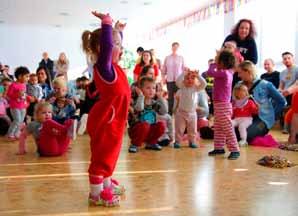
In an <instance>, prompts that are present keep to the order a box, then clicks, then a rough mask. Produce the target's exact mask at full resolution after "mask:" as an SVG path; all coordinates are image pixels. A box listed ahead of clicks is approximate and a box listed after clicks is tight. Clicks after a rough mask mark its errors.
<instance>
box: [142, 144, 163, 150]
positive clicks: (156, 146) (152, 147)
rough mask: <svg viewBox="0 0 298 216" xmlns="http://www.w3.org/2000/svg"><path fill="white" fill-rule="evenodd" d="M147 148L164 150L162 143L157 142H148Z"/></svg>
mask: <svg viewBox="0 0 298 216" xmlns="http://www.w3.org/2000/svg"><path fill="white" fill-rule="evenodd" d="M145 149H150V150H155V151H160V150H162V147H161V146H160V145H158V144H157V143H156V144H147V145H146V147H145Z"/></svg>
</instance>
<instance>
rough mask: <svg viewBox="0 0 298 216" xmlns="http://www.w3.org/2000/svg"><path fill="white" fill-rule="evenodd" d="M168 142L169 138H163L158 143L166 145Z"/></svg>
mask: <svg viewBox="0 0 298 216" xmlns="http://www.w3.org/2000/svg"><path fill="white" fill-rule="evenodd" d="M169 144H170V140H169V139H164V140H161V141H159V142H158V145H160V146H168V145H169Z"/></svg>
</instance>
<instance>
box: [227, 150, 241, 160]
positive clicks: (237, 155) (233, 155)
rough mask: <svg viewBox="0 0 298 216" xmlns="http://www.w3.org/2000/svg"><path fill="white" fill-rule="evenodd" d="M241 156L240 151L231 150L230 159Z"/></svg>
mask: <svg viewBox="0 0 298 216" xmlns="http://www.w3.org/2000/svg"><path fill="white" fill-rule="evenodd" d="M239 157H240V152H231V153H230V155H229V157H228V159H229V160H237V159H238V158H239Z"/></svg>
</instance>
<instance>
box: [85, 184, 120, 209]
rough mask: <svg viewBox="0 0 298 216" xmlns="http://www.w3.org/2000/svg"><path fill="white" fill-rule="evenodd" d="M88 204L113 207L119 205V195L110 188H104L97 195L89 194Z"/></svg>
mask: <svg viewBox="0 0 298 216" xmlns="http://www.w3.org/2000/svg"><path fill="white" fill-rule="evenodd" d="M88 200H89V204H90V205H96V206H105V207H114V206H119V197H118V196H117V195H114V194H113V191H112V189H110V188H105V189H103V191H102V192H101V193H100V195H99V196H97V197H94V196H92V195H91V194H89V198H88Z"/></svg>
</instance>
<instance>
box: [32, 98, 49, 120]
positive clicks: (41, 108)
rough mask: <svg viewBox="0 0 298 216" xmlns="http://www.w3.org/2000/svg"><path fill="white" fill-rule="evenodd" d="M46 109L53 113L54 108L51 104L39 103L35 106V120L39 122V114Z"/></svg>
mask: <svg viewBox="0 0 298 216" xmlns="http://www.w3.org/2000/svg"><path fill="white" fill-rule="evenodd" d="M44 108H49V109H50V110H51V111H53V107H52V105H51V104H50V103H49V102H38V103H37V104H36V105H35V106H34V113H33V117H34V119H35V120H37V121H38V114H39V112H40V111H41V110H43V109H44Z"/></svg>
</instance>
